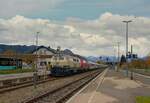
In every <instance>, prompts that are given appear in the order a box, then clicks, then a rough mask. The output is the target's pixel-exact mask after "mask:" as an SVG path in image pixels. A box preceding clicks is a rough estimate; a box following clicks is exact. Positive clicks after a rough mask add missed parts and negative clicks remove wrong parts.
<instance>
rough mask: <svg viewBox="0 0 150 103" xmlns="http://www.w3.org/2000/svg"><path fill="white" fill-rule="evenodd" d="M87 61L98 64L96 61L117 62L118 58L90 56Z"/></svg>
mask: <svg viewBox="0 0 150 103" xmlns="http://www.w3.org/2000/svg"><path fill="white" fill-rule="evenodd" d="M87 59H88V60H89V61H93V62H96V61H99V60H101V61H104V62H107V61H108V62H116V61H117V57H115V56H100V57H95V56H88V57H87Z"/></svg>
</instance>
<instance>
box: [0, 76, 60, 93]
mask: <svg viewBox="0 0 150 103" xmlns="http://www.w3.org/2000/svg"><path fill="white" fill-rule="evenodd" d="M56 79H58V78H55V77H49V78H46V79H44V80H38V81H37V84H42V83H45V82H49V81H53V80H56ZM32 85H34V83H33V81H28V82H23V83H19V84H16V85H12V86H8V87H3V88H1V89H0V93H5V92H9V91H13V90H16V89H19V88H25V87H29V86H32Z"/></svg>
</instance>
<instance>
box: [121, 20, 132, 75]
mask: <svg viewBox="0 0 150 103" xmlns="http://www.w3.org/2000/svg"><path fill="white" fill-rule="evenodd" d="M131 22H132V20H127V21H123V23H125V24H126V62H127V68H126V75H127V76H128V24H129V23H131Z"/></svg>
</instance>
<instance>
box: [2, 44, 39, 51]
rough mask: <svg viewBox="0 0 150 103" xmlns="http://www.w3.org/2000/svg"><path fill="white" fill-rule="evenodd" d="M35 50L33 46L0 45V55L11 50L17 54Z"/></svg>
mask: <svg viewBox="0 0 150 103" xmlns="http://www.w3.org/2000/svg"><path fill="white" fill-rule="evenodd" d="M35 48H36V46H35V45H31V46H27V45H5V44H0V53H2V52H5V51H7V50H11V51H14V52H17V53H30V52H32V51H33V50H34V49H35Z"/></svg>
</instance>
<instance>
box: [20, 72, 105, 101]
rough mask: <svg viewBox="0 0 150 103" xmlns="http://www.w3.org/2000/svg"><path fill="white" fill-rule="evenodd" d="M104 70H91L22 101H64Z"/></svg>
mask: <svg viewBox="0 0 150 103" xmlns="http://www.w3.org/2000/svg"><path fill="white" fill-rule="evenodd" d="M103 70H104V69H103ZM103 70H96V71H92V72H89V74H88V75H84V76H81V78H80V79H77V80H75V81H72V82H70V83H68V84H65V85H63V86H60V87H58V88H56V89H54V90H47V91H45V92H43V93H41V94H39V95H37V96H34V97H31V98H28V99H26V100H23V101H22V102H21V103H64V102H65V101H66V100H67V99H69V97H71V96H72V95H73V94H74V93H76V92H77V91H78V90H80V89H81V87H83V86H84V85H86V84H87V83H88V82H90V81H91V80H92V79H94V78H95V77H96V76H97V75H99V74H100V73H101V72H102V71H103Z"/></svg>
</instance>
